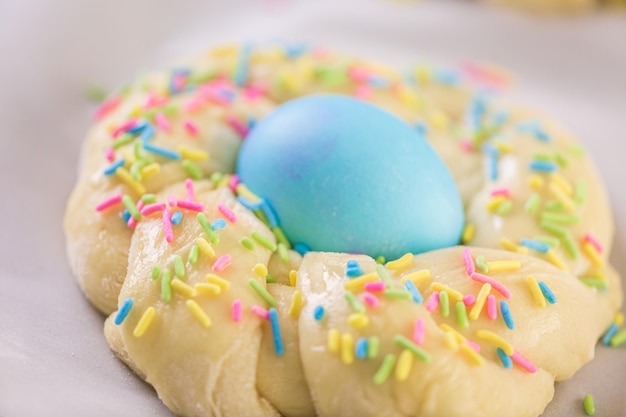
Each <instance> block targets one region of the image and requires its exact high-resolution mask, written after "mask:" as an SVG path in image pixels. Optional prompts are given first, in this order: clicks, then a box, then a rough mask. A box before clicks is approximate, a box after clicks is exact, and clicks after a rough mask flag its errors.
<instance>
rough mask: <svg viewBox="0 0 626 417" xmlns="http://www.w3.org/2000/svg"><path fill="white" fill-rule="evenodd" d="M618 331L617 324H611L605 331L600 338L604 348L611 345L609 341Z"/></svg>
mask: <svg viewBox="0 0 626 417" xmlns="http://www.w3.org/2000/svg"><path fill="white" fill-rule="evenodd" d="M618 331H619V327H618V325H617V323H611V325H610V326H609V328H608V329H607V331H606V332H605V333H604V335H603V336H602V344H603V345H604V346H609V345H610V344H611V340H612V339H613V337H614V336H615V335H616V334H617V332H618Z"/></svg>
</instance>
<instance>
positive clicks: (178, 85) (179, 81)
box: [172, 74, 187, 91]
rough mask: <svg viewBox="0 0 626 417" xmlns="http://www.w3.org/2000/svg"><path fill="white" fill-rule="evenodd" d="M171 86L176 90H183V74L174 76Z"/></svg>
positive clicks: (185, 81)
mask: <svg viewBox="0 0 626 417" xmlns="http://www.w3.org/2000/svg"><path fill="white" fill-rule="evenodd" d="M172 84H173V85H174V88H175V89H176V90H178V91H180V90H182V89H183V88H185V84H187V77H186V76H185V74H176V75H175V76H174V78H173V79H172Z"/></svg>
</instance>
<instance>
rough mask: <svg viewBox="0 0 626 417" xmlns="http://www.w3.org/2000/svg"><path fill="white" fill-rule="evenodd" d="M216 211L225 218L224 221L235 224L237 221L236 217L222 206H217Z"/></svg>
mask: <svg viewBox="0 0 626 417" xmlns="http://www.w3.org/2000/svg"><path fill="white" fill-rule="evenodd" d="M217 209H218V210H219V211H220V213H222V214H223V215H224V217H226V220H228V221H229V222H231V223H235V222H236V221H237V215H236V214H235V213H234V212H233V211H232V210H231V209H229V208H228V207H226V206H225V205H224V204H222V203H220V204H218V205H217Z"/></svg>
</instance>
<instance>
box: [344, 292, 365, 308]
mask: <svg viewBox="0 0 626 417" xmlns="http://www.w3.org/2000/svg"><path fill="white" fill-rule="evenodd" d="M343 296H344V297H345V298H346V301H347V302H348V304H350V307H352V310H354V311H355V312H357V313H365V306H364V305H363V303H362V302H360V301H359V300H358V299H357V298H356V296H355V295H354V294H352V293H351V292H350V291H346V292H344V293H343Z"/></svg>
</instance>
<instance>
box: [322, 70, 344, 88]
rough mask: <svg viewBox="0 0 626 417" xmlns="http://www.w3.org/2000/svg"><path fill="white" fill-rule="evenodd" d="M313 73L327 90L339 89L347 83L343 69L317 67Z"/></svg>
mask: <svg viewBox="0 0 626 417" xmlns="http://www.w3.org/2000/svg"><path fill="white" fill-rule="evenodd" d="M315 72H316V75H317V76H318V77H319V78H320V80H321V82H322V84H324V86H326V87H328V88H336V87H341V86H343V85H346V84H347V83H348V81H349V79H348V75H347V74H346V70H345V68H332V67H318V68H317V69H316V71H315Z"/></svg>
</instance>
